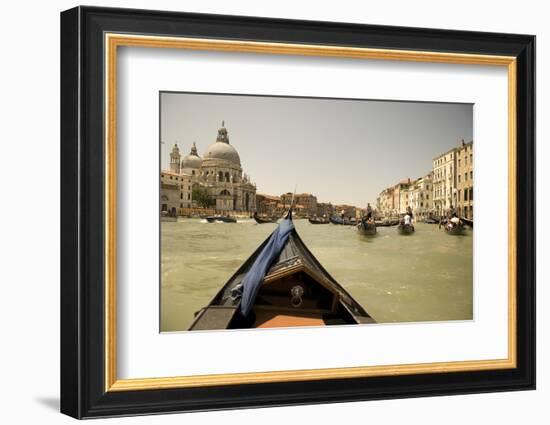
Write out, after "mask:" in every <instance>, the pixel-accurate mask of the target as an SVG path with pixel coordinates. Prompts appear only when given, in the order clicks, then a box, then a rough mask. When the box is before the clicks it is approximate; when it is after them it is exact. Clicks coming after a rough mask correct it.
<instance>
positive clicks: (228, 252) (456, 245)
mask: <svg viewBox="0 0 550 425" xmlns="http://www.w3.org/2000/svg"><path fill="white" fill-rule="evenodd" d="M294 224H295V226H296V229H297V231H298V233H299V234H300V236H301V237H302V239H303V240H304V242H305V243H306V245H307V246H308V247H309V249H310V250H311V251H312V252H313V254H314V255H315V256H316V257H317V259H318V260H319V261H320V262H321V263H322V264H323V266H324V267H325V268H326V269H327V270H328V272H329V273H330V274H331V275H332V276H333V277H334V278H335V279H336V280H337V281H338V282H339V283H340V284H341V285H342V286H344V287H345V288H346V289H347V290H348V291H349V292H350V293H351V295H352V296H353V297H354V298H355V299H356V300H357V301H358V302H359V303H360V304H361V305H362V306H363V307H364V308H365V309H366V310H367V311H368V312H369V314H370V315H371V316H372V317H373V318H374V319H375V320H376V321H377V322H379V323H380V322H407V321H426V320H467V319H472V302H473V300H472V291H473V276H472V273H473V261H472V246H473V244H472V241H473V238H472V236H473V232H472V231H468V232H467V234H466V236H449V235H447V234H445V232H444V231H443V230H439V229H438V226H437V225H430V224H423V223H419V224H417V225H416V232H415V234H414V235H412V236H401V235H398V234H397V229H396V228H395V227H380V228H378V234H377V235H376V236H372V237H367V236H361V235H359V234H357V232H356V230H355V228H353V227H352V226H337V225H333V224H327V225H312V224H309V222H308V221H307V220H295V222H294ZM275 226H276V224H261V225H260V224H256V222H255V221H253V220H242V221H240V222H238V223H236V224H235V223H207V222H206V221H205V220H199V219H181V218H180V219H179V221H178V222H163V223H161V248H162V251H161V278H162V283H161V330H162V331H181V330H186V329H187V328H188V327H189V325H190V324H191V321H192V319H193V315H194V312H196V311H198V310H199V309H201V308H202V307H204V306H205V305H206V304H208V302H209V301H210V300H211V299H212V297H213V296H214V295H215V294H216V293H217V291H219V289H220V288H221V287H222V286H223V285H224V284H225V282H226V281H227V280H228V279H229V277H231V275H232V274H233V273H234V272H235V270H236V269H237V268H238V267H239V266H240V265H241V264H242V263H243V262H244V261H245V260H246V259H247V258H248V257H249V256H250V255H251V254H252V252H253V251H254V250H255V249H256V248H257V247H258V245H259V244H260V243H261V242H262V241H263V240H264V239H265V238H267V237H268V236H269V234H270V233H271V232H272V231H273V229H275Z"/></svg>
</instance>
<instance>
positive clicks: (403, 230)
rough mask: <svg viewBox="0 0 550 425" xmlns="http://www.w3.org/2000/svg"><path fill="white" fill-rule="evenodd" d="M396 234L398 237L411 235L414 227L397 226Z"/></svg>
mask: <svg viewBox="0 0 550 425" xmlns="http://www.w3.org/2000/svg"><path fill="white" fill-rule="evenodd" d="M397 232H398V233H399V234H400V235H412V234H413V233H414V226H413V225H412V224H400V225H399V226H397Z"/></svg>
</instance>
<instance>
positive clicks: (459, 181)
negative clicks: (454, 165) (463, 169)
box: [458, 175, 460, 183]
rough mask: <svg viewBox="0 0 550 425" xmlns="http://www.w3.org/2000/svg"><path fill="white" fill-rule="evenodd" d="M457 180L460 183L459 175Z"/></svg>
mask: <svg viewBox="0 0 550 425" xmlns="http://www.w3.org/2000/svg"><path fill="white" fill-rule="evenodd" d="M458 182H459V183H460V175H459V176H458Z"/></svg>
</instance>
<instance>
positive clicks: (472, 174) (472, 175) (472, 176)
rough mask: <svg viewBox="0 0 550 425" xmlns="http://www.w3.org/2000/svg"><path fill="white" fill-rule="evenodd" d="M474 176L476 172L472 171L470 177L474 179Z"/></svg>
mask: <svg viewBox="0 0 550 425" xmlns="http://www.w3.org/2000/svg"><path fill="white" fill-rule="evenodd" d="M473 178H474V172H473V171H470V179H473Z"/></svg>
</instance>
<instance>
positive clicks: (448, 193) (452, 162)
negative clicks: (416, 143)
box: [432, 148, 458, 217]
mask: <svg viewBox="0 0 550 425" xmlns="http://www.w3.org/2000/svg"><path fill="white" fill-rule="evenodd" d="M456 153H457V148H453V149H451V150H449V151H447V152H445V153H443V154H441V155H439V156H436V157H435V158H434V159H433V195H432V197H433V209H434V213H435V214H436V216H438V217H442V216H447V215H448V214H449V213H450V212H451V209H452V208H456V205H457V201H458V199H457V175H456V169H457V154H456Z"/></svg>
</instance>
